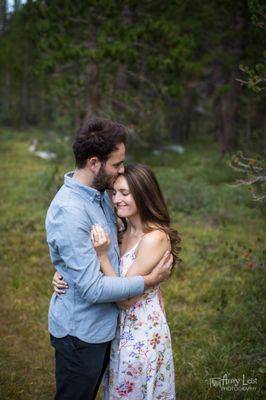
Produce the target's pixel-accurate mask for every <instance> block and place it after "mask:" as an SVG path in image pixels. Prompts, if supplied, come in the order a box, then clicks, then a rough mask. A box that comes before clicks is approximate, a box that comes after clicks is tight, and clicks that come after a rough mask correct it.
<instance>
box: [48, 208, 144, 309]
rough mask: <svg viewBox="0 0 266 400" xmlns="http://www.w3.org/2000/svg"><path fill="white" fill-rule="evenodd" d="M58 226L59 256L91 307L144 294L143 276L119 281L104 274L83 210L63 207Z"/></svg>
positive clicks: (56, 220) (55, 235)
mask: <svg viewBox="0 0 266 400" xmlns="http://www.w3.org/2000/svg"><path fill="white" fill-rule="evenodd" d="M55 224H56V226H54V229H53V232H54V234H53V240H54V241H55V243H56V245H57V250H58V252H59V255H60V257H61V258H62V260H63V261H64V263H65V265H66V267H67V268H68V271H69V273H70V276H71V277H72V280H73V284H74V285H75V286H76V288H77V289H78V291H79V292H80V296H81V297H82V298H84V299H85V300H86V301H87V302H88V303H106V302H115V301H119V300H122V299H126V298H129V297H133V296H137V295H140V294H142V293H143V291H144V279H143V277H141V276H136V277H129V278H119V277H108V276H105V275H103V274H102V272H101V271H100V262H99V259H98V257H97V254H96V251H95V249H94V247H93V245H92V243H91V239H90V235H89V232H90V223H89V221H88V218H86V215H85V216H84V212H83V211H82V210H80V209H78V208H75V207H61V208H60V209H59V210H58V213H57V215H56V219H55ZM69 284H71V283H70V282H69Z"/></svg>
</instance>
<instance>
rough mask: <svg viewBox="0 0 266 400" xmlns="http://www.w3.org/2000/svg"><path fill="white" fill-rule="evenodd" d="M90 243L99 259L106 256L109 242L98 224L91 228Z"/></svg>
mask: <svg viewBox="0 0 266 400" xmlns="http://www.w3.org/2000/svg"><path fill="white" fill-rule="evenodd" d="M91 241H92V244H93V246H94V248H95V250H96V252H97V255H98V256H99V257H101V256H103V255H105V254H106V251H107V249H108V247H109V244H110V240H109V237H108V235H107V233H106V232H105V231H104V229H103V228H102V227H101V226H100V225H98V224H96V225H93V226H92V228H91Z"/></svg>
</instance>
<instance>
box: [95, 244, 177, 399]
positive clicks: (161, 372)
mask: <svg viewBox="0 0 266 400" xmlns="http://www.w3.org/2000/svg"><path fill="white" fill-rule="evenodd" d="M137 245H138V243H137V244H136V245H135V246H134V247H133V248H132V249H131V250H130V251H128V252H127V253H125V254H124V255H123V257H121V264H120V268H121V275H122V276H125V275H126V273H127V271H128V269H129V267H130V266H131V264H132V263H133V261H134V259H135V258H136V248H137ZM120 399H126V400H174V399H175V376H174V363H173V353H172V347H171V337H170V331H169V327H168V325H167V322H166V318H165V315H164V313H163V310H162V308H161V305H160V300H159V286H157V287H155V288H152V289H149V290H146V291H145V292H144V294H143V295H142V296H141V298H140V299H139V300H138V301H137V302H136V303H135V304H134V305H133V306H131V307H130V308H128V309H126V310H121V311H120V315H119V323H118V328H117V332H116V337H115V339H114V340H113V341H112V344H111V353H110V364H109V367H108V368H107V371H106V373H105V376H104V379H103V400H120Z"/></svg>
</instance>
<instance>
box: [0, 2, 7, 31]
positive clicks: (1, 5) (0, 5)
mask: <svg viewBox="0 0 266 400" xmlns="http://www.w3.org/2000/svg"><path fill="white" fill-rule="evenodd" d="M6 14H7V2H6V0H0V37H1V36H2V35H3V34H4V33H5V30H6V21H7V18H6Z"/></svg>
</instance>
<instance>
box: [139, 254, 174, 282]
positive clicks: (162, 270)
mask: <svg viewBox="0 0 266 400" xmlns="http://www.w3.org/2000/svg"><path fill="white" fill-rule="evenodd" d="M172 268H173V255H172V254H171V253H170V251H169V250H168V251H167V252H166V253H165V254H164V256H163V258H162V259H161V261H160V262H159V263H158V264H157V265H156V266H155V267H154V269H153V270H152V272H151V273H150V274H149V275H146V276H144V284H145V289H148V288H150V287H152V286H156V285H158V284H159V283H161V282H163V281H166V280H167V279H168V278H169V277H170V275H171V271H172Z"/></svg>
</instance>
